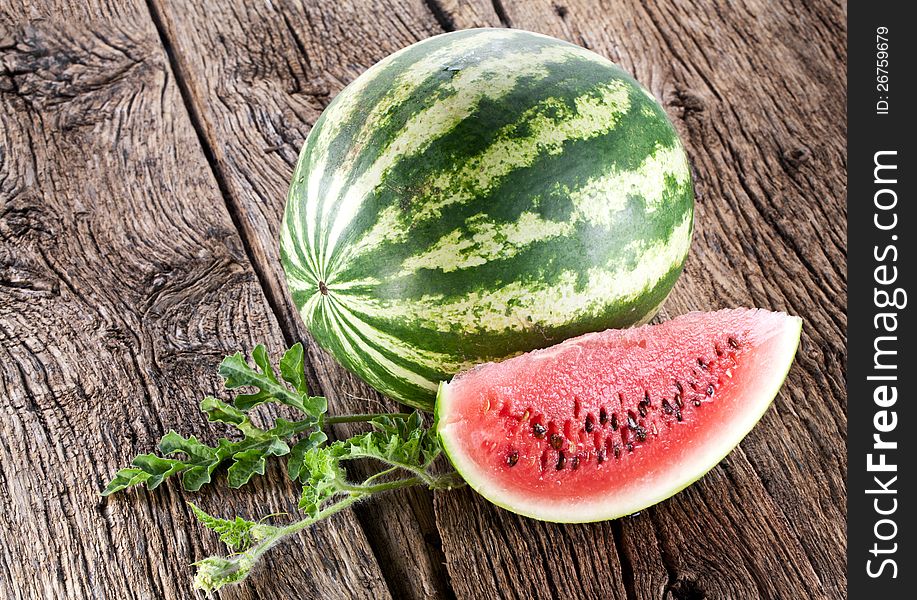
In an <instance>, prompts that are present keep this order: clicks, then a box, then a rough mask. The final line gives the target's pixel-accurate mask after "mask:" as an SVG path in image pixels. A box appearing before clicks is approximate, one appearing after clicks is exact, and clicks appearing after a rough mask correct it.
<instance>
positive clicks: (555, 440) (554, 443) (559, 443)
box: [551, 433, 564, 450]
mask: <svg viewBox="0 0 917 600" xmlns="http://www.w3.org/2000/svg"><path fill="white" fill-rule="evenodd" d="M563 445H564V438H562V437H560V436H559V435H557V434H556V433H552V434H551V447H552V448H554V449H555V450H560V449H561V448H562V447H563Z"/></svg>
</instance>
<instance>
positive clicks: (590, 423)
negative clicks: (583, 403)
mask: <svg viewBox="0 0 917 600" xmlns="http://www.w3.org/2000/svg"><path fill="white" fill-rule="evenodd" d="M584 427H585V429H586V433H592V430H593V429H595V423H594V422H593V421H592V415H586V424H585V426H584Z"/></svg>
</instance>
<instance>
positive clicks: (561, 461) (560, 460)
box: [554, 452, 567, 471]
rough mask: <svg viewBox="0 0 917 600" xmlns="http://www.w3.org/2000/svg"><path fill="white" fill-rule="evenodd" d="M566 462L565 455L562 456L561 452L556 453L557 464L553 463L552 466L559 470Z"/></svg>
mask: <svg viewBox="0 0 917 600" xmlns="http://www.w3.org/2000/svg"><path fill="white" fill-rule="evenodd" d="M566 463H567V457H566V456H564V453H563V452H558V453H557V464H556V465H554V468H555V469H557V470H558V471H560V470H561V469H563V468H564V465H565V464H566Z"/></svg>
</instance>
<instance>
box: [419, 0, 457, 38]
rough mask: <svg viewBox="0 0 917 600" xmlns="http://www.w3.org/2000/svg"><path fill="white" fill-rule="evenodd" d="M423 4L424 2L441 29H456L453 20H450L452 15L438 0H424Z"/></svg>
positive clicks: (447, 30)
mask: <svg viewBox="0 0 917 600" xmlns="http://www.w3.org/2000/svg"><path fill="white" fill-rule="evenodd" d="M424 4H426V5H427V8H429V9H430V12H431V13H433V17H434V18H435V19H436V22H437V23H439V26H440V27H442V29H443V31H446V32H449V31H455V30H456V27H455V21H453V20H452V16H451V15H450V14H449V13H448V12H446V10H445V9H444V8H443V7H442V5H440V3H439V1H438V0H424Z"/></svg>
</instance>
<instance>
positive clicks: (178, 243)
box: [0, 1, 389, 599]
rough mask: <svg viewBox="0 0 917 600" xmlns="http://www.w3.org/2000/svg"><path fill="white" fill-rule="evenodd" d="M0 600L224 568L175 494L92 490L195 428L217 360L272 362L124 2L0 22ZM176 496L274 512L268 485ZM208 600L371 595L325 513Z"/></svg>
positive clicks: (250, 275)
mask: <svg viewBox="0 0 917 600" xmlns="http://www.w3.org/2000/svg"><path fill="white" fill-rule="evenodd" d="M0 115H2V117H0V489H2V493H0V532H2V533H0V537H2V541H0V573H3V575H0V596H3V597H4V598H113V599H122V598H186V597H189V596H191V589H190V575H191V574H192V569H191V567H190V566H189V563H190V562H192V561H194V560H197V559H200V558H203V557H204V556H207V555H209V554H212V553H216V552H221V553H222V552H224V550H223V549H222V548H221V545H220V544H219V542H218V541H217V540H216V539H215V536H213V535H210V534H208V533H206V532H205V531H204V530H203V529H202V528H201V527H200V526H199V525H198V524H197V523H196V522H195V520H194V518H193V516H192V515H191V513H190V511H189V510H188V508H187V506H186V505H185V501H187V500H190V499H192V495H190V494H187V493H184V492H182V491H180V489H179V487H178V486H176V485H164V486H162V487H161V488H159V489H158V490H156V491H155V492H153V493H149V492H146V491H138V492H129V493H123V494H120V495H117V496H113V497H110V498H108V499H102V498H100V497H99V491H100V490H101V489H102V487H103V486H104V484H105V482H106V481H107V480H108V479H109V478H110V477H111V475H112V474H113V473H114V472H115V470H116V469H117V468H119V467H121V466H124V465H125V464H126V463H127V462H128V461H129V460H130V458H131V457H132V456H133V455H135V454H136V453H138V452H146V451H150V450H152V449H153V448H154V446H155V442H156V440H157V439H158V438H159V436H160V435H161V434H162V433H164V432H165V431H166V430H167V429H168V428H170V427H173V426H174V427H176V428H180V429H181V430H183V431H184V432H188V431H193V432H195V433H197V434H198V435H201V436H203V437H205V438H212V437H213V433H214V432H213V430H212V428H210V427H208V426H207V425H206V424H205V423H204V419H203V418H202V417H201V416H200V414H199V413H198V411H197V402H198V400H199V399H200V397H201V396H202V395H203V394H205V393H207V392H212V391H217V390H218V389H219V385H220V384H219V380H218V378H217V377H216V376H215V374H214V369H215V367H216V365H217V364H218V362H219V360H220V359H221V358H222V356H223V355H224V354H227V353H231V352H235V351H236V350H238V349H240V348H247V349H248V348H251V347H252V345H253V344H254V343H255V342H256V341H265V342H266V343H268V344H269V346H270V347H271V348H272V349H273V350H277V349H279V348H280V347H281V345H282V344H283V339H282V336H281V335H280V328H279V326H278V323H277V322H276V320H275V318H274V317H273V315H272V312H271V310H270V307H269V306H268V304H267V302H266V300H265V297H264V294H263V292H262V289H261V287H260V285H259V283H258V282H257V280H256V278H255V275H254V272H253V270H252V267H251V264H250V262H249V260H248V258H247V257H246V253H245V251H244V249H243V247H242V244H241V242H240V238H239V236H238V234H237V232H236V230H235V228H234V226H233V223H232V222H231V220H230V217H229V214H228V213H227V211H226V207H225V204H224V200H223V199H222V198H221V196H220V194H219V192H218V191H217V185H216V181H215V180H214V177H213V174H212V172H211V170H210V168H209V166H208V164H207V162H206V160H205V157H204V154H203V153H202V151H201V147H200V145H199V143H198V140H197V136H196V134H195V131H194V130H193V128H192V126H191V122H190V120H189V118H188V115H187V113H186V111H185V108H184V106H183V102H182V99H181V97H180V95H179V91H178V89H177V87H176V84H175V78H174V75H173V73H171V72H170V68H169V65H168V62H167V60H166V55H165V53H164V51H163V48H162V46H161V44H160V40H159V37H158V35H157V32H156V30H155V28H154V25H153V22H152V21H151V19H150V15H149V12H148V10H147V7H146V6H145V5H144V4H143V3H142V2H121V1H117V2H105V1H97V2H89V3H83V2H79V3H72V4H71V3H68V2H63V1H61V2H57V3H43V5H42V7H41V8H39V7H37V6H35V5H31V4H30V3H28V2H25V3H19V2H13V3H12V4H10V3H3V5H2V7H0ZM265 480H268V478H265V479H264V480H259V481H256V482H255V483H254V484H253V485H252V486H251V489H249V490H245V491H242V492H239V493H233V494H229V493H227V492H226V491H224V490H223V489H220V490H218V491H216V492H215V493H209V492H203V493H201V494H198V495H194V496H193V498H194V501H195V502H198V503H199V504H200V505H201V506H202V507H203V508H204V509H205V510H212V511H218V512H219V511H220V510H222V509H223V508H225V507H229V508H230V510H232V512H234V513H235V511H237V510H238V511H240V512H241V513H243V514H247V515H254V516H263V515H266V514H268V513H272V512H275V511H278V510H281V511H282V510H287V511H291V512H292V511H295V498H296V495H297V493H296V490H295V489H294V488H293V486H290V485H285V484H284V483H282V482H283V481H284V480H285V476H283V475H282V474H281V472H280V471H279V470H275V471H273V472H272V473H271V474H270V477H269V481H270V482H271V483H270V484H267V485H266V484H265V483H264V481H265ZM285 550H286V551H285V552H276V553H274V555H273V556H272V557H271V565H270V575H269V576H265V577H253V578H252V579H251V580H250V583H247V584H245V585H244V586H243V587H241V588H238V589H236V590H233V591H232V592H231V593H228V594H225V597H233V598H256V597H261V598H264V597H314V598H354V597H372V598H386V597H389V593H388V590H387V587H386V585H385V582H384V580H383V578H382V575H381V572H380V570H379V568H378V565H377V563H376V560H375V558H374V556H373V554H372V551H371V549H370V547H369V545H368V543H367V541H366V539H365V537H364V535H363V531H362V529H361V527H360V526H359V524H358V523H357V522H356V520H355V519H354V518H353V515H352V514H342V515H339V516H337V517H335V518H334V519H333V520H332V521H331V522H329V523H327V524H324V525H322V526H319V527H316V528H313V529H312V530H310V531H309V532H308V533H306V534H304V535H303V536H301V537H300V538H299V539H296V540H293V541H291V542H290V543H289V544H288V545H287V546H286V547H285Z"/></svg>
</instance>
